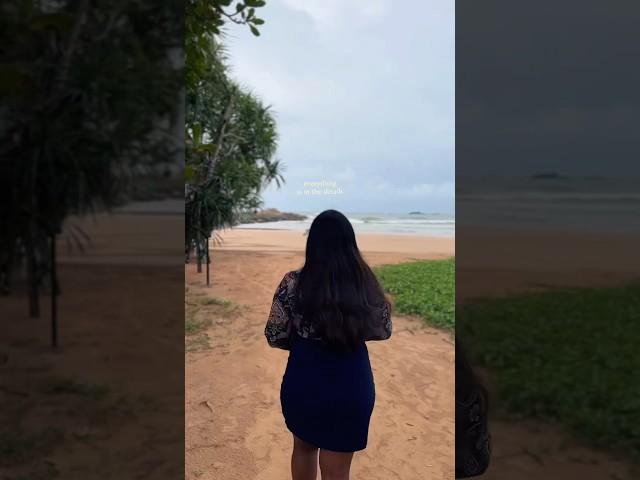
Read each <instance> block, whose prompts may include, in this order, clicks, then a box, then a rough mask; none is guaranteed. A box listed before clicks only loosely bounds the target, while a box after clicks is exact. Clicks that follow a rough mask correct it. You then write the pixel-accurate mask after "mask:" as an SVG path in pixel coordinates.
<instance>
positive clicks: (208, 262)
mask: <svg viewBox="0 0 640 480" xmlns="http://www.w3.org/2000/svg"><path fill="white" fill-rule="evenodd" d="M206 252H207V287H208V286H209V264H210V263H211V262H210V261H209V237H207V250H206Z"/></svg>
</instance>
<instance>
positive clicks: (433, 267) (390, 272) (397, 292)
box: [374, 258, 455, 332]
mask: <svg viewBox="0 0 640 480" xmlns="http://www.w3.org/2000/svg"><path fill="white" fill-rule="evenodd" d="M374 271H375V273H376V275H377V276H378V278H379V279H380V282H381V283H382V286H383V287H384V289H385V291H386V292H387V293H389V294H391V295H392V296H393V298H394V301H395V311H396V312H398V313H401V314H406V315H417V316H420V317H421V318H423V319H424V321H425V322H426V323H428V324H429V325H432V326H435V327H439V328H442V329H445V330H448V331H450V332H453V329H454V326H455V259H454V258H448V259H445V260H421V261H418V262H410V263H401V264H398V265H384V266H381V267H377V268H375V269H374Z"/></svg>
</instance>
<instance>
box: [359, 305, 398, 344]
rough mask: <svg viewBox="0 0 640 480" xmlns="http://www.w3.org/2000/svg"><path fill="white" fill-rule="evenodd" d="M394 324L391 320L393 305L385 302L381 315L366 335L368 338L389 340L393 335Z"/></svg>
mask: <svg viewBox="0 0 640 480" xmlns="http://www.w3.org/2000/svg"><path fill="white" fill-rule="evenodd" d="M392 331H393V324H392V322H391V305H390V304H389V302H384V306H383V307H382V308H381V309H380V312H379V315H378V316H376V318H375V319H374V321H373V325H372V327H371V329H370V331H369V333H368V335H367V337H366V340H387V339H388V338H389V337H391V332H392Z"/></svg>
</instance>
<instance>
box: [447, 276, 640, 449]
mask: <svg viewBox="0 0 640 480" xmlns="http://www.w3.org/2000/svg"><path fill="white" fill-rule="evenodd" d="M458 338H459V339H460V340H461V341H462V342H463V344H464V345H465V347H466V349H467V350H468V351H469V353H470V356H471V358H472V360H473V362H474V363H475V364H477V365H479V366H481V367H484V368H485V369H486V370H487V372H488V375H489V377H490V379H491V382H490V384H493V385H495V390H496V391H495V395H494V402H493V403H494V405H496V406H497V407H499V408H500V410H501V411H503V412H505V413H507V414H512V415H517V416H519V417H526V418H535V419H541V420H544V421H548V422H552V423H557V424H559V425H561V426H563V427H565V428H566V429H568V430H569V431H572V432H573V433H574V434H575V435H576V436H578V437H580V438H581V439H583V440H587V441H588V442H590V443H592V444H594V445H598V446H602V447H610V448H615V449H618V450H620V451H624V452H627V453H631V454H632V455H634V456H635V457H636V458H640V456H639V455H640V382H638V371H640V355H638V341H637V339H638V338H640V284H632V285H628V286H624V287H615V288H571V289H560V290H555V291H550V292H544V293H531V294H520V295H515V296H508V297H504V298H497V299H487V300H481V301H474V302H471V303H469V304H468V305H464V306H462V307H460V308H459V318H458Z"/></svg>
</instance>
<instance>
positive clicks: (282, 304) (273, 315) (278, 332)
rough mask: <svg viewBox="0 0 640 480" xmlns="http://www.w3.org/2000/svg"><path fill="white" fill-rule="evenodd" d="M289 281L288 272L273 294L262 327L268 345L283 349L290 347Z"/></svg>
mask: <svg viewBox="0 0 640 480" xmlns="http://www.w3.org/2000/svg"><path fill="white" fill-rule="evenodd" d="M291 281H292V276H291V274H290V273H288V274H286V275H285V276H284V278H283V279H282V281H281V282H280V284H279V285H278V288H277V289H276V292H275V294H274V295H273V302H272V303H271V311H270V312H269V318H268V319H267V325H266V326H265V328H264V335H265V337H267V342H268V343H269V345H270V346H271V347H274V348H281V349H283V350H289V347H290V339H289V335H290V331H291V307H290V305H289V298H288V297H289V289H290V284H291Z"/></svg>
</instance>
